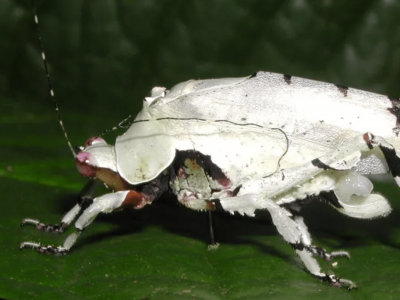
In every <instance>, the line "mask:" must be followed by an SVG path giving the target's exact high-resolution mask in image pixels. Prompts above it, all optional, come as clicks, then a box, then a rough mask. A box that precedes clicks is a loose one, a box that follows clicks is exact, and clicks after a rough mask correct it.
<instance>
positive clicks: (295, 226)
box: [265, 199, 356, 289]
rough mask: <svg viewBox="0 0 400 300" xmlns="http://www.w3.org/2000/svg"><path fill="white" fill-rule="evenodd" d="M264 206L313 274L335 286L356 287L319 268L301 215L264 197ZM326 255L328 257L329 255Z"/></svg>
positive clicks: (340, 254)
mask: <svg viewBox="0 0 400 300" xmlns="http://www.w3.org/2000/svg"><path fill="white" fill-rule="evenodd" d="M265 207H266V209H268V211H269V212H270V214H271V217H272V222H273V223H274V225H275V226H276V228H277V230H278V232H279V233H280V234H281V235H282V236H283V238H284V239H285V240H286V241H287V242H288V243H289V244H291V245H292V246H293V247H294V248H295V249H296V253H297V254H298V255H299V257H300V258H301V260H302V261H303V263H304V265H305V267H306V268H307V270H308V271H309V272H310V273H311V274H312V275H313V276H315V277H316V278H318V279H320V280H322V281H326V282H328V283H329V284H330V285H332V286H335V287H342V286H346V287H347V288H348V289H353V288H355V287H356V285H355V284H354V283H353V282H352V281H351V280H347V279H341V278H338V277H337V276H335V275H328V274H326V273H324V272H323V271H322V270H321V267H320V265H319V263H318V262H317V260H316V259H315V258H314V257H313V256H315V255H318V256H319V254H318V252H314V251H313V250H312V249H315V248H316V247H315V246H313V245H312V244H311V237H310V234H309V233H308V230H307V227H306V226H305V224H304V222H303V219H302V218H301V217H294V216H293V215H292V214H291V213H290V212H289V211H288V210H286V209H285V208H283V207H281V206H279V205H278V204H276V203H275V202H273V201H271V200H269V199H265ZM325 253H326V252H325ZM333 253H334V254H333V255H332V253H330V256H331V257H335V256H343V255H344V256H346V254H348V253H346V252H345V251H343V252H342V251H339V252H337V253H335V252H333ZM345 253H346V254H345ZM335 254H338V255H335ZM342 254H343V255H342ZM321 255H322V256H323V253H321ZM327 257H329V255H328V256H327ZM323 258H325V257H323Z"/></svg>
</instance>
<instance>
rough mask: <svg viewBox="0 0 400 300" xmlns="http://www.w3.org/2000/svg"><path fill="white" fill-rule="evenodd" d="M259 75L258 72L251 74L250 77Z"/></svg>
mask: <svg viewBox="0 0 400 300" xmlns="http://www.w3.org/2000/svg"><path fill="white" fill-rule="evenodd" d="M255 77H257V72H255V73H253V74H251V75H250V77H249V79H251V78H255Z"/></svg>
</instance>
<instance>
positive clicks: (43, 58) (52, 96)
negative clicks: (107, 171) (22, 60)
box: [32, 0, 76, 158]
mask: <svg viewBox="0 0 400 300" xmlns="http://www.w3.org/2000/svg"><path fill="white" fill-rule="evenodd" d="M32 12H33V18H34V20H35V24H36V31H37V35H38V40H39V47H40V50H41V51H42V60H43V65H44V69H45V71H46V77H47V83H48V85H49V90H50V97H51V100H52V101H53V104H54V109H55V111H56V114H57V117H58V123H59V124H60V127H61V130H62V132H63V133H64V137H65V139H66V140H67V144H68V147H69V149H70V150H71V152H72V155H73V156H74V158H75V157H76V153H75V151H74V148H73V147H72V145H71V142H70V140H69V138H68V135H67V131H66V130H65V127H64V123H63V121H62V118H61V113H60V109H59V107H58V103H57V101H56V99H55V97H54V90H53V85H52V83H51V79H50V74H49V69H48V67H47V61H46V56H45V54H44V46H43V42H42V35H41V34H40V28H39V19H38V16H37V13H36V3H35V0H32Z"/></svg>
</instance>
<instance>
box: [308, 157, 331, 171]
mask: <svg viewBox="0 0 400 300" xmlns="http://www.w3.org/2000/svg"><path fill="white" fill-rule="evenodd" d="M311 164H312V165H313V166H314V167H317V168H319V169H324V170H334V169H333V168H331V167H330V166H328V165H327V164H324V163H323V162H322V161H320V160H319V159H318V158H316V159H313V160H312V161H311Z"/></svg>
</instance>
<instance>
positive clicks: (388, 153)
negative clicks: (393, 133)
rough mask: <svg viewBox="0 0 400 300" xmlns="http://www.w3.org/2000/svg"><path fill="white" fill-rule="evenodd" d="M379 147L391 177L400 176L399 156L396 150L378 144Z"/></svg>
mask: <svg viewBox="0 0 400 300" xmlns="http://www.w3.org/2000/svg"><path fill="white" fill-rule="evenodd" d="M379 148H380V149H381V151H382V153H383V156H385V159H386V161H387V164H388V166H389V170H390V172H391V173H392V175H393V177H400V158H399V157H398V156H397V154H396V150H394V149H393V148H392V149H391V148H388V147H385V146H379Z"/></svg>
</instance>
